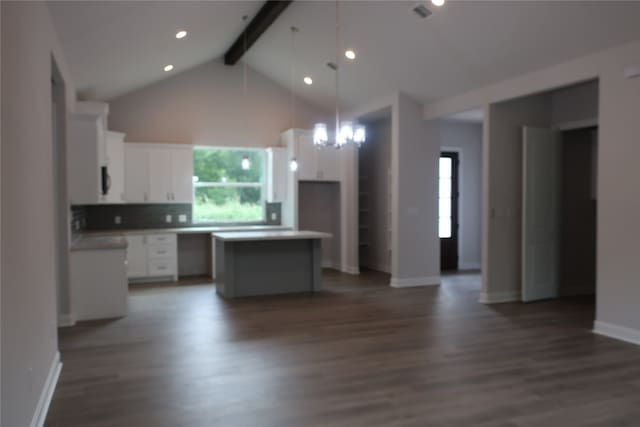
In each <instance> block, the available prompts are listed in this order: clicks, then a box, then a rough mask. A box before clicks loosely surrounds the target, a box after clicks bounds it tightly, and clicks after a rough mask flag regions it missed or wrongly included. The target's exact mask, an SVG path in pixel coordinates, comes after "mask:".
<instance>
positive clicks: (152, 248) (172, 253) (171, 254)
mask: <svg viewBox="0 0 640 427" xmlns="http://www.w3.org/2000/svg"><path fill="white" fill-rule="evenodd" d="M147 257H148V258H149V259H157V258H171V259H174V258H175V257H176V249H175V245H148V246H147Z"/></svg>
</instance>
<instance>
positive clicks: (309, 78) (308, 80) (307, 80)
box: [302, 76, 313, 85]
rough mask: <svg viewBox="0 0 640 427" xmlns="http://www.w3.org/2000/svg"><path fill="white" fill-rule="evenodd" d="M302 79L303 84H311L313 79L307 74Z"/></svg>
mask: <svg viewBox="0 0 640 427" xmlns="http://www.w3.org/2000/svg"><path fill="white" fill-rule="evenodd" d="M302 81H304V83H305V84H308V85H310V84H313V79H312V78H311V77H309V76H307V77H305V78H304V79H302Z"/></svg>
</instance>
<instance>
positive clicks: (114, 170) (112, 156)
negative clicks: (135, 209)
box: [107, 132, 124, 203]
mask: <svg viewBox="0 0 640 427" xmlns="http://www.w3.org/2000/svg"><path fill="white" fill-rule="evenodd" d="M122 139H123V135H121V134H113V133H111V132H108V133H107V168H108V171H109V177H110V178H111V187H110V188H109V193H108V194H107V202H108V203H122V202H123V200H124V142H123V140H122Z"/></svg>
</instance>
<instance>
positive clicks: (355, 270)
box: [339, 265, 360, 274]
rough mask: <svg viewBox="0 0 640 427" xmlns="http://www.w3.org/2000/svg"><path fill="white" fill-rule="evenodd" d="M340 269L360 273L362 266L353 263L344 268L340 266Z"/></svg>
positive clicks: (345, 271) (350, 272) (348, 272)
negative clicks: (355, 265)
mask: <svg viewBox="0 0 640 427" xmlns="http://www.w3.org/2000/svg"><path fill="white" fill-rule="evenodd" d="M339 270H340V271H342V272H343V273H347V274H360V267H354V266H352V265H347V266H346V267H344V268H340V269H339Z"/></svg>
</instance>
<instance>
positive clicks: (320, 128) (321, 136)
mask: <svg viewBox="0 0 640 427" xmlns="http://www.w3.org/2000/svg"><path fill="white" fill-rule="evenodd" d="M328 141H329V134H328V133H327V125H326V124H324V123H316V125H315V126H314V128H313V145H316V146H322V145H326V144H327V142H328Z"/></svg>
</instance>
